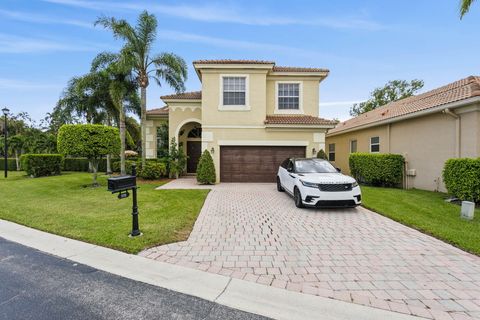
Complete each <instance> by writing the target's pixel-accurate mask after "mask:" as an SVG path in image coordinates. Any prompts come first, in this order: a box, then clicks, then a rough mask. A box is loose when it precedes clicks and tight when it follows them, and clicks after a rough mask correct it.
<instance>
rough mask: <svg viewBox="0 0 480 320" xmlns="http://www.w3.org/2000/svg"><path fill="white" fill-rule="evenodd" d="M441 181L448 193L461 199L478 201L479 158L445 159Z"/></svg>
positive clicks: (479, 190)
mask: <svg viewBox="0 0 480 320" xmlns="http://www.w3.org/2000/svg"><path fill="white" fill-rule="evenodd" d="M443 182H445V187H446V188H447V191H448V193H449V194H451V195H453V196H455V197H457V198H459V199H461V200H469V201H474V202H480V158H477V159H471V158H460V159H449V160H447V161H446V162H445V166H444V168H443Z"/></svg>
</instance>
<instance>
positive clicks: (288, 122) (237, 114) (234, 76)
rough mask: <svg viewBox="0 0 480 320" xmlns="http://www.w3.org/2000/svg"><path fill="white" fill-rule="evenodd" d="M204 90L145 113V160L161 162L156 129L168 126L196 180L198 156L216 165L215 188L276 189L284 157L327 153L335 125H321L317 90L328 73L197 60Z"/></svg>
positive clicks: (248, 62)
mask: <svg viewBox="0 0 480 320" xmlns="http://www.w3.org/2000/svg"><path fill="white" fill-rule="evenodd" d="M193 66H194V68H195V71H196V73H197V75H198V77H199V79H200V81H201V83H202V90H201V91H198V92H185V93H181V94H173V95H167V96H163V97H161V99H162V100H163V101H164V102H165V104H166V106H165V107H163V108H159V109H154V110H149V111H148V112H147V120H148V123H147V137H146V140H147V150H146V152H147V157H149V158H155V157H156V156H157V138H156V134H157V128H158V127H159V126H160V125H161V122H162V121H165V120H166V119H168V127H169V140H171V139H172V138H173V137H175V139H176V140H177V142H178V144H179V146H181V147H182V148H184V151H185V152H186V154H187V156H188V163H187V168H186V170H187V173H195V171H196V166H197V162H198V159H199V157H200V155H201V152H202V151H203V150H205V149H207V150H209V151H210V153H211V154H212V157H213V159H214V164H215V169H216V173H217V182H219V181H222V182H247V181H248V182H273V181H275V177H276V172H277V170H278V166H279V164H280V163H281V161H282V160H284V159H285V158H287V157H311V156H315V155H316V153H317V152H318V150H320V149H325V133H326V131H327V129H329V128H333V127H334V126H335V122H334V121H332V120H326V119H322V118H320V117H319V85H320V82H321V81H322V80H323V79H325V78H326V77H327V76H328V73H329V71H328V70H326V69H319V68H297V67H279V66H275V63H274V62H270V61H256V60H199V61H194V62H193Z"/></svg>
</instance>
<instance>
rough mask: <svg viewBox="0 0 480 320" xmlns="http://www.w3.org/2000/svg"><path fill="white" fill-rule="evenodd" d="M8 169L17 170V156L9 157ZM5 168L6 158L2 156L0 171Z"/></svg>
mask: <svg viewBox="0 0 480 320" xmlns="http://www.w3.org/2000/svg"><path fill="white" fill-rule="evenodd" d="M7 165H8V171H15V170H17V161H16V160H15V158H8V159H7ZM3 170H5V159H4V158H3V157H1V158H0V171H3Z"/></svg>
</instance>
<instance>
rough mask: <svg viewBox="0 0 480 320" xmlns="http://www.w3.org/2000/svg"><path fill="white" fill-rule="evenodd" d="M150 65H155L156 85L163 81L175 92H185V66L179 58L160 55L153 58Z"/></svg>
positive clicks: (171, 54) (166, 54) (173, 55)
mask: <svg viewBox="0 0 480 320" xmlns="http://www.w3.org/2000/svg"><path fill="white" fill-rule="evenodd" d="M151 64H154V65H155V77H154V79H155V80H156V81H157V83H158V85H161V80H162V79H163V80H164V81H165V82H166V83H167V84H168V85H169V86H171V87H172V88H173V89H174V90H175V91H176V92H183V91H185V81H186V80H187V72H188V71H187V70H188V68H187V64H186V62H185V60H183V59H182V58H181V57H180V56H178V55H176V54H174V53H161V54H159V55H158V56H156V57H154V58H153V59H152V61H151Z"/></svg>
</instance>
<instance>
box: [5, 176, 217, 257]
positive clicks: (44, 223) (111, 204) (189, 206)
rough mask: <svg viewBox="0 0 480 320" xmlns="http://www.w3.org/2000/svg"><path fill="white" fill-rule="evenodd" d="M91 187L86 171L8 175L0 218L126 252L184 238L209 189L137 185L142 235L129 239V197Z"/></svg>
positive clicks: (104, 185)
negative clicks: (41, 176)
mask: <svg viewBox="0 0 480 320" xmlns="http://www.w3.org/2000/svg"><path fill="white" fill-rule="evenodd" d="M106 179H107V177H106V176H100V177H99V182H100V184H101V187H99V188H91V187H85V185H88V184H89V183H91V175H90V174H87V173H73V172H66V173H63V174H62V175H61V176H54V177H43V178H35V179H32V178H28V177H25V176H24V173H23V172H21V173H20V172H9V177H8V179H4V178H3V177H2V178H0V192H1V196H0V197H1V210H0V219H5V220H9V221H13V222H17V223H20V224H23V225H26V226H30V227H33V228H36V229H40V230H44V231H48V232H51V233H55V234H58V235H62V236H66V237H69V238H73V239H78V240H83V241H86V242H90V243H95V244H99V245H101V246H105V247H110V248H114V249H118V250H122V251H125V252H130V253H137V252H139V251H141V250H143V249H144V248H148V247H152V246H155V245H160V244H166V243H171V242H176V241H181V240H185V239H186V238H187V237H188V235H189V234H190V231H191V229H192V227H193V224H194V223H195V220H196V218H197V216H198V213H199V212H200V209H201V208H202V205H203V203H204V201H205V198H206V196H207V194H208V190H155V188H156V187H158V186H159V185H161V184H163V183H164V182H159V181H156V182H150V183H142V182H139V185H140V189H139V190H138V206H139V212H140V215H139V221H140V230H141V231H142V232H143V236H141V237H136V238H129V237H128V233H129V232H130V230H131V221H132V218H131V217H132V216H131V212H132V198H131V196H130V197H129V198H127V199H123V200H119V199H117V195H112V194H111V193H110V192H108V191H106V182H107V181H106Z"/></svg>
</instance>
